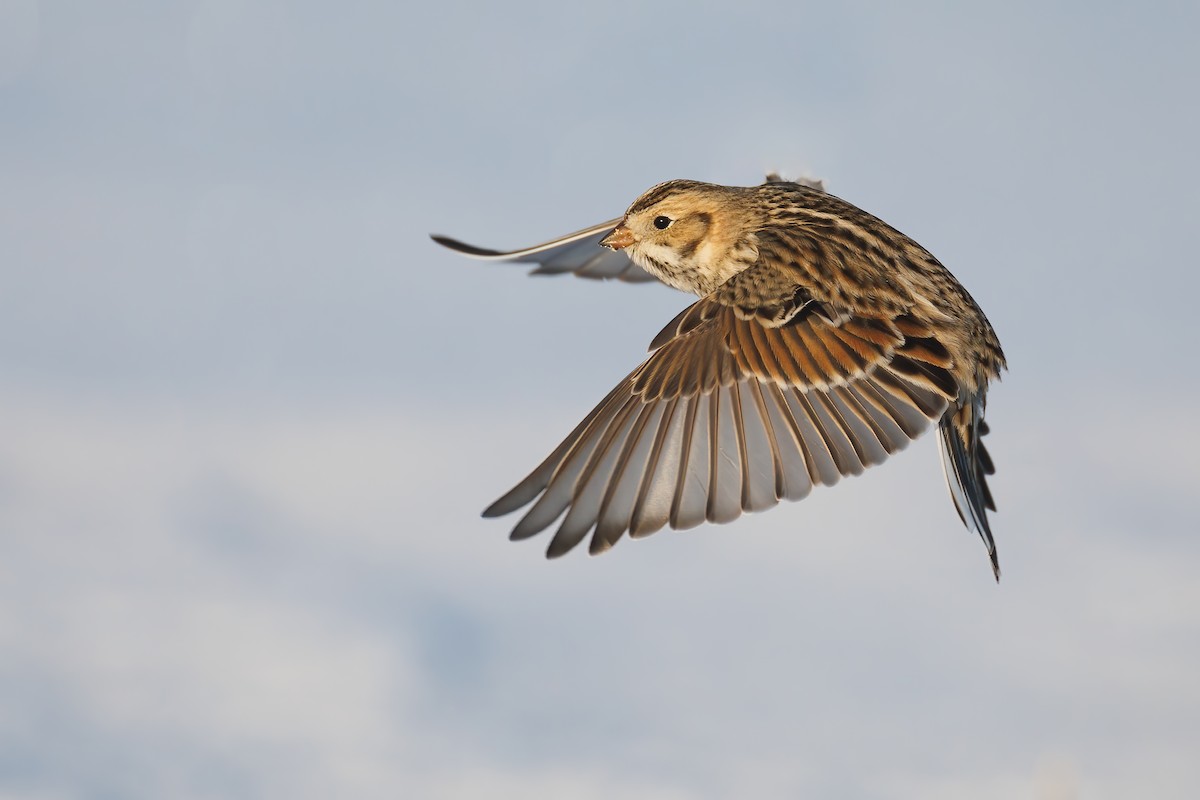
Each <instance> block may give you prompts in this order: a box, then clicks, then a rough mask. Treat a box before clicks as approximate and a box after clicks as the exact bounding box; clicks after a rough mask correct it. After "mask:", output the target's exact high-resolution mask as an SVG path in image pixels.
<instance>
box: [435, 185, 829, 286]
mask: <svg viewBox="0 0 1200 800" xmlns="http://www.w3.org/2000/svg"><path fill="white" fill-rule="evenodd" d="M766 182H767V183H780V182H784V183H786V181H784V180H783V179H782V178H780V177H779V176H778V175H777V174H775V173H771V174H769V175H767V178H766ZM795 182H796V183H800V184H803V185H804V186H808V187H810V188H813V189H818V190H820V191H824V188H825V186H824V184H823V183H822V182H821V181H819V180H816V179H812V178H799V179H797V180H796V181H795ZM620 221H621V220H620V219H611V220H609V221H608V222H601V223H600V224H599V225H593V226H591V227H590V228H584V229H583V230H580V231H575V232H574V233H569V234H567V235H566V236H560V237H558V238H557V239H551V240H550V241H548V242H543V243H541V244H536V245H534V246H533V247H525V248H522V249H520V250H510V251H503V250H492V249H490V248H487V247H476V246H475V245H473V244H467V243H466V242H460V241H458V240H457V239H452V238H450V237H449V236H442V235H441V234H436V233H434V234H430V238H431V239H433V240H434V241H435V242H437V243H438V244H440V245H442V246H443V247H448V248H450V249H451V250H454V251H455V252H458V253H462V254H463V255H466V256H471V257H472V258H480V259H484V260H486V261H506V262H512V263H517V264H537V267H536V268H535V269H533V270H532V271H531V272H530V273H529V274H530V275H562V274H564V273H568V272H569V273H573V274H575V275H577V276H579V277H580V278H593V279H596V280H607V279H611V278H615V279H617V280H619V281H624V282H626V283H650V282H652V281H656V280H658V279H657V278H655V277H654V276H653V275H651V274H650V273H648V272H646V271H645V270H644V269H642V268H641V267H639V266H638V265H637V264H634V263H633V262H632V261H630V260H629V256H627V255H625V253H624V252H623V251H620V250H609V249H607V248H604V247H601V246H600V240H601V239H603V238H604V235H605V234H606V233H608V232H609V231H611V230H612V229H613V228H615V227H616V226H617V223H619V222H620Z"/></svg>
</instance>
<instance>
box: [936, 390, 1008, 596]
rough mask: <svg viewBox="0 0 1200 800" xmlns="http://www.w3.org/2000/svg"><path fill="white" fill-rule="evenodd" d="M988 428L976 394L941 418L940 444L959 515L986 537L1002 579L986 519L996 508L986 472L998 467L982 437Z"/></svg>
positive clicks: (994, 567) (974, 529)
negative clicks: (989, 512) (988, 513)
mask: <svg viewBox="0 0 1200 800" xmlns="http://www.w3.org/2000/svg"><path fill="white" fill-rule="evenodd" d="M987 432H988V427H987V423H986V422H984V421H983V398H982V397H980V396H975V397H973V398H972V399H971V401H970V402H968V403H967V404H965V405H964V406H962V407H961V408H958V409H956V410H952V411H950V412H948V413H947V414H946V416H944V417H943V418H942V422H941V425H940V430H939V433H940V434H941V435H940V437H939V439H938V445H939V448H940V449H941V451H942V467H943V468H944V470H945V473H946V484H947V485H948V486H949V487H950V496H951V497H952V498H954V507H955V508H956V509H958V516H959V518H960V519H961V520H962V521H963V524H964V525H966V526H967V528H968V529H969V530H972V531H975V532H976V533H978V534H979V538H981V539H983V543H984V545H985V546H986V547H987V551H988V556H989V557H990V558H991V560H992V571H993V572H994V573H995V574H996V580H997V581H999V580H1000V561H999V559H998V558H997V556H996V542H995V540H994V539H992V529H991V528H990V527H989V526H988V519H987V512H988V510H991V511H995V510H996V503H995V502H994V501H993V500H992V493H991V492H990V491H988V485H987V476H988V475H991V474H993V473H995V471H996V468H995V467H994V466H993V465H992V459H991V456H989V455H988V452H987V449H986V448H985V447H984V446H983V442H982V441H981V440H980V437H982V436H983V435H984V434H986V433H987Z"/></svg>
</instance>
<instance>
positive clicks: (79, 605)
mask: <svg viewBox="0 0 1200 800" xmlns="http://www.w3.org/2000/svg"><path fill="white" fill-rule="evenodd" d="M971 5H972V6H974V7H973V8H968V7H967V4H948V3H932V2H930V3H910V4H903V8H902V7H901V4H894V3H885V2H880V3H867V2H863V3H849V4H834V3H828V2H820V3H806V2H780V3H756V2H742V3H739V4H737V6H736V12H734V13H730V12H729V11H727V10H726V9H724V8H723V7H721V6H717V5H713V6H711V7H708V8H701V7H700V6H699V5H697V4H692V3H667V2H664V3H656V4H649V5H647V4H643V3H633V2H613V3H606V4H602V5H601V4H591V5H587V6H583V5H571V4H559V5H550V4H538V3H528V2H512V3H505V4H490V3H489V4H485V3H479V4H460V3H454V2H441V3H430V4H421V5H416V4H413V3H394V2H358V3H345V4H330V3H317V2H292V1H289V2H284V0H278V1H277V2H271V1H268V0H264V1H262V2H258V1H256V0H245V1H239V0H214V1H212V2H203V3H200V2H196V3H170V2H159V1H158V0H154V1H153V2H152V1H150V0H145V1H141V2H139V1H138V0H120V1H118V2H108V3H94V2H82V1H79V2H41V3H39V2H31V1H30V0H0V375H2V376H3V377H2V379H0V419H2V420H3V423H2V424H0V432H2V433H0V797H4V798H6V799H7V798H21V799H22V800H52V799H56V798H104V799H106V800H107V799H108V798H147V799H149V798H162V797H171V798H181V799H183V800H190V798H216V797H221V798H268V797H292V798H300V799H301V800H306V799H307V798H314V800H315V799H316V798H328V797H361V798H376V797H378V798H395V797H412V798H435V797H438V798H440V797H447V798H485V797H486V798H514V799H515V798H521V800H526V799H527V798H530V799H534V800H537V799H540V798H547V799H551V798H552V799H554V800H557V799H558V798H567V797H569V798H609V797H614V796H617V797H627V798H639V799H640V798H646V799H649V798H654V799H655V800H679V799H682V798H726V797H764V798H765V797H800V796H803V797H819V798H837V799H838V800H857V799H858V798H904V799H907V798H912V799H913V800H916V799H917V798H921V799H922V800H940V799H941V798H945V799H946V800H949V799H950V798H955V799H956V800H957V799H958V798H963V797H970V798H976V799H978V800H990V799H991V798H995V799H996V800H999V799H1000V798H1006V799H1007V798H1034V799H1035V800H1074V799H1075V798H1101V799H1103V798H1126V797H1154V798H1158V799H1159V800H1171V799H1172V798H1192V797H1195V796H1196V793H1197V791H1198V790H1200V760H1197V758H1196V754H1197V753H1198V752H1200V682H1198V681H1197V680H1196V676H1197V675H1198V674H1200V581H1198V579H1197V574H1198V571H1200V537H1198V536H1197V533H1198V532H1200V512H1198V511H1197V508H1196V504H1195V501H1194V498H1195V495H1196V491H1197V490H1196V486H1197V484H1198V481H1200V458H1198V456H1197V452H1198V451H1200V421H1198V419H1197V415H1196V413H1195V411H1196V407H1197V401H1196V397H1197V392H1198V391H1200V377H1198V375H1197V370H1196V369H1195V368H1194V367H1192V368H1189V367H1187V366H1186V365H1187V364H1188V363H1194V360H1195V350H1196V343H1197V341H1198V339H1200V336H1198V332H1197V324H1196V319H1195V297H1196V296H1197V293H1198V292H1200V280H1198V279H1197V277H1196V275H1197V259H1196V256H1195V252H1196V251H1195V244H1194V241H1195V230H1196V220H1197V218H1198V217H1200V190H1198V188H1197V187H1198V186H1200V183H1198V180H1197V179H1198V177H1200V176H1198V175H1197V172H1198V170H1197V166H1198V163H1200V157H1198V156H1197V150H1196V142H1197V141H1200V106H1198V104H1197V103H1196V87H1197V82H1198V80H1200V50H1197V48H1196V42H1195V32H1196V30H1197V29H1200V10H1198V9H1200V7H1198V6H1197V5H1196V4H1195V3H1185V2H1179V3H1170V2H1159V3H1151V4H1144V3H1138V4H1134V3H1128V4H1113V3H1058V4H1046V3H1026V2H1010V3H1000V4H996V3H990V4H986V5H985V4H971ZM768 169H777V170H782V171H783V172H785V173H787V174H791V175H799V174H810V175H815V176H819V177H822V178H824V179H825V180H826V181H827V185H828V186H829V188H830V190H831V191H833V192H834V193H836V194H838V195H840V196H842V197H844V198H846V199H848V200H850V201H851V202H853V203H855V204H857V205H859V206H861V207H863V208H865V209H867V210H868V211H871V212H873V213H875V214H877V215H878V216H880V217H882V218H883V219H885V220H887V221H888V222H890V223H892V224H893V225H895V226H896V227H898V228H900V229H901V230H903V231H905V232H906V233H908V234H909V235H911V236H913V237H914V238H916V239H917V240H918V241H920V242H921V243H922V244H924V245H925V246H926V247H928V248H929V249H930V250H932V251H933V252H934V253H935V254H937V256H938V257H939V258H940V259H941V260H942V261H943V262H944V263H945V264H946V265H947V266H948V267H949V268H950V269H951V270H952V271H953V272H954V273H955V274H956V275H957V276H958V277H959V279H960V280H961V281H962V282H963V283H964V284H965V285H966V286H967V287H968V288H969V289H970V291H971V292H972V294H973V295H974V296H975V298H976V299H977V300H978V301H979V302H980V304H981V305H982V306H983V307H984V308H985V309H986V311H987V314H988V316H989V317H990V319H991V320H992V322H993V324H994V325H995V327H996V329H997V331H998V333H999V335H1000V337H1001V340H1002V341H1003V343H1004V345H1005V348H1006V351H1007V353H1008V356H1009V363H1010V365H1011V372H1010V373H1009V374H1007V375H1006V376H1005V378H1004V381H1003V382H1002V383H1001V384H999V385H997V386H996V387H995V388H994V389H993V391H992V393H991V395H990V401H991V402H990V405H989V421H990V423H991V427H992V431H993V433H992V435H991V436H990V437H989V442H988V445H989V449H990V450H991V452H992V454H993V456H994V458H995V461H996V464H997V467H998V470H999V471H998V473H997V475H996V476H995V478H994V479H993V481H992V488H993V491H994V493H995V495H996V498H997V501H998V505H999V507H1000V512H999V513H998V514H996V515H994V516H993V527H994V529H995V533H996V539H997V542H998V545H999V550H1000V558H1001V564H1002V566H1003V568H1004V578H1003V581H1002V582H1001V583H1000V584H999V586H997V585H996V584H995V583H994V581H993V580H992V578H991V575H990V571H989V568H988V564H987V559H986V556H985V553H984V550H983V547H982V545H981V544H980V542H979V541H978V539H977V538H976V537H974V536H972V535H969V534H967V533H965V532H964V531H963V529H962V528H961V526H960V524H959V522H958V519H957V517H956V516H955V513H954V510H953V507H952V505H951V503H950V500H949V497H948V495H947V493H946V489H945V486H944V484H943V481H942V477H941V471H940V466H939V464H938V459H937V453H936V446H935V443H934V441H933V440H932V439H929V440H924V439H923V440H921V441H919V442H917V443H916V444H915V445H913V446H911V447H910V448H909V449H908V450H907V451H905V452H904V453H903V454H900V455H899V456H897V457H895V458H894V459H892V460H890V461H889V463H888V464H886V465H884V466H883V467H880V468H878V469H875V470H872V471H870V472H868V473H867V474H866V475H864V476H862V477H860V478H856V479H853V480H850V481H846V482H844V483H843V484H841V485H839V486H838V487H836V488H835V489H833V490H828V489H827V490H819V491H817V492H814V494H813V495H812V496H811V497H810V498H808V499H807V500H805V501H804V502H803V503H800V504H795V505H785V506H781V507H779V508H777V509H776V510H774V511H772V512H770V513H768V514H765V515H761V516H749V517H744V518H743V519H741V520H740V521H739V522H737V523H735V524H733V525H729V526H724V527H707V528H701V529H699V530H695V531H691V532H689V533H687V534H678V533H674V532H669V531H667V532H663V533H660V534H658V535H656V536H653V537H651V538H649V539H647V540H643V541H639V542H622V543H620V545H619V546H618V547H617V548H616V549H615V550H613V551H612V552H610V553H608V554H606V555H604V556H603V557H601V558H588V557H586V556H585V555H583V554H582V553H573V554H571V556H570V557H567V558H565V559H562V560H559V561H556V562H552V563H547V562H546V561H545V560H544V559H543V558H542V549H543V548H544V546H545V544H546V541H545V537H540V538H538V539H535V540H533V541H532V542H525V543H522V544H512V543H509V542H508V541H507V540H506V534H507V532H508V530H509V527H510V525H511V523H512V522H514V521H515V518H513V519H506V520H501V521H495V520H481V519H479V517H478V512H479V511H480V510H481V509H482V508H483V507H484V506H485V505H487V504H488V503H489V502H490V501H492V500H493V499H495V497H497V496H498V495H499V494H500V493H502V492H504V491H505V490H507V489H508V488H509V487H510V486H511V485H512V484H513V483H515V482H516V481H517V480H518V479H520V478H521V477H523V476H524V475H525V473H526V472H527V471H528V470H529V469H531V468H532V467H533V466H535V465H536V464H537V463H538V462H539V461H540V460H541V459H542V458H543V457H544V456H545V455H546V454H547V453H548V452H549V451H550V450H551V449H552V448H553V446H555V445H556V444H557V443H558V442H559V441H560V439H561V438H562V437H563V436H564V435H565V434H566V433H567V432H568V431H569V430H570V429H571V428H572V427H573V426H574V425H575V423H576V422H577V421H578V420H579V419H580V418H581V417H582V416H583V415H584V414H585V413H586V412H587V411H589V410H590V409H591V407H592V405H593V404H594V403H595V402H596V401H597V400H599V399H600V398H601V397H602V396H603V395H604V394H606V393H607V391H608V390H609V388H611V386H612V385H613V384H614V383H615V382H616V381H617V380H618V379H620V378H621V377H622V376H624V375H625V373H626V372H628V371H629V370H630V369H631V368H632V367H634V366H635V365H636V364H637V363H638V362H639V361H640V360H641V358H642V357H643V354H644V352H645V347H646V345H647V344H648V342H649V341H650V339H651V338H652V337H653V336H654V334H655V333H657V332H658V330H659V329H660V328H661V327H662V325H663V324H665V322H666V321H667V320H668V319H670V318H671V317H672V316H673V315H674V314H675V313H677V311H678V310H680V309H681V308H682V307H683V306H684V305H685V304H686V302H687V298H686V297H684V296H682V295H679V294H677V293H673V292H671V291H670V290H667V289H665V288H663V287H660V286H628V285H620V284H597V283H592V282H586V281H579V280H574V279H570V278H558V279H531V278H526V277H524V276H523V269H522V268H521V267H518V266H503V265H489V264H484V263H481V262H473V261H469V260H466V259H463V258H461V257H459V256H457V255H455V254H453V253H451V252H449V251H445V250H443V249H441V248H438V247H437V246H436V245H434V244H433V243H432V242H430V241H429V239H428V238H427V234H428V233H430V232H438V233H446V234H451V235H455V236H459V237H462V238H464V239H466V240H468V241H471V242H477V243H479V244H484V245H492V246H499V247H504V246H512V247H516V246H521V245H527V244H532V243H534V242H538V241H541V240H543V239H546V238H550V237H552V236H555V235H558V234H561V233H565V232H568V231H572V230H575V229H577V228H580V227H583V226H585V225H590V224H592V223H595V222H598V221H601V220H604V219H608V218H611V217H614V216H617V215H619V214H620V213H621V211H622V210H623V209H624V208H625V207H626V205H627V204H628V203H629V202H630V201H631V200H632V199H633V198H634V197H635V196H636V195H638V194H639V193H640V192H641V191H642V190H644V189H645V188H647V187H648V186H650V185H652V184H654V183H657V182H659V181H661V180H664V179H668V178H675V177H688V178H696V179H702V180H709V181H714V182H719V183H740V184H747V183H754V182H757V181H758V180H760V178H761V175H762V174H763V173H764V172H765V171H767V170H768Z"/></svg>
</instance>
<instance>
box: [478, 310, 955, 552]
mask: <svg viewBox="0 0 1200 800" xmlns="http://www.w3.org/2000/svg"><path fill="white" fill-rule="evenodd" d="M655 345H657V346H658V349H657V350H656V351H655V352H654V353H653V354H652V355H651V356H650V357H649V358H648V359H647V360H646V361H645V362H644V363H643V364H642V365H641V366H639V367H638V368H637V369H635V370H634V371H633V372H632V373H631V374H630V375H629V376H628V377H626V378H625V380H623V381H621V383H620V384H619V385H618V386H617V387H616V388H615V389H613V391H612V392H611V393H610V394H609V395H608V397H606V398H605V399H604V400H603V401H602V402H601V403H600V405H598V406H597V407H596V408H595V409H594V410H593V411H592V412H591V413H590V414H589V415H588V416H587V418H586V419H584V420H583V422H581V423H580V424H579V426H578V427H577V428H576V429H575V430H574V431H572V433H571V434H570V436H568V437H567V438H566V440H565V441H564V442H563V443H562V444H561V445H559V447H558V448H557V449H556V450H555V451H554V452H553V453H552V454H551V455H550V457H549V458H547V459H546V460H545V461H544V462H542V464H541V465H540V466H539V467H538V468H537V469H535V470H534V471H533V473H532V474H530V475H529V476H528V477H527V478H526V479H525V480H524V481H522V482H521V483H520V484H518V485H517V486H516V487H515V488H514V489H513V490H512V491H510V492H509V493H508V494H506V495H504V496H503V497H501V498H500V499H499V500H497V501H496V502H495V503H493V504H492V505H491V506H490V507H489V508H488V509H487V510H486V511H485V512H484V516H488V517H491V516H499V515H502V514H507V513H510V512H512V511H516V510H517V509H520V508H522V507H524V506H526V505H529V504H531V503H532V506H531V507H530V508H529V509H528V511H527V512H526V513H525V516H524V517H522V519H521V520H520V521H519V522H518V523H517V525H516V527H515V528H514V529H513V531H512V535H511V538H513V539H524V538H527V537H529V536H533V535H534V534H536V533H538V532H540V531H542V530H544V529H546V528H547V527H549V526H550V525H552V524H553V523H554V522H555V521H556V520H558V519H559V518H560V517H562V521H561V523H560V524H559V526H558V528H557V530H556V532H555V533H554V536H553V538H552V539H551V541H550V545H549V548H548V550H547V555H548V556H551V557H554V556H559V555H562V554H563V553H566V552H567V551H568V550H570V549H572V548H573V547H575V546H576V545H578V544H579V543H580V542H582V541H583V540H584V539H585V538H586V537H587V536H588V534H589V533H590V534H591V542H590V545H589V551H590V552H592V553H593V554H594V553H601V552H604V551H605V550H607V549H608V548H610V547H612V546H613V544H615V543H616V542H617V540H618V539H620V538H621V536H622V535H624V534H625V533H626V532H628V533H629V534H630V535H631V536H632V537H635V538H636V537H641V536H646V535H649V534H651V533H653V532H655V531H657V530H660V529H662V528H663V527H665V526H667V525H670V526H671V527H672V528H677V529H686V528H691V527H693V526H695V525H698V524H700V523H701V522H704V521H706V520H707V521H709V522H729V521H731V520H733V519H735V518H737V517H738V516H739V515H740V514H741V513H742V512H743V511H762V510H764V509H767V508H770V507H772V506H774V505H776V504H777V503H778V502H779V501H780V500H784V499H786V500H799V499H801V498H803V497H805V496H807V495H808V493H809V492H810V491H811V490H812V487H813V486H815V485H818V484H824V485H832V484H834V483H837V481H838V480H839V479H840V478H841V477H842V476H844V475H857V474H859V473H861V472H862V471H863V469H865V468H866V467H869V466H871V465H874V464H878V463H880V462H882V461H883V460H884V459H886V458H887V457H888V455H890V454H891V453H894V452H896V451H897V450H900V449H902V448H903V447H905V446H906V445H907V444H908V442H909V441H911V440H912V439H914V438H916V437H917V436H919V435H920V434H921V433H922V432H923V431H924V430H926V429H927V428H928V427H929V424H930V422H932V421H933V420H936V419H938V418H939V417H941V416H942V414H943V412H945V410H946V408H947V406H948V405H949V403H950V402H952V401H953V400H954V399H955V398H956V397H957V395H958V386H957V383H956V382H955V380H954V378H953V377H952V375H951V374H950V372H949V369H950V367H951V363H950V358H949V356H948V355H947V353H946V350H945V348H943V347H942V346H941V345H940V344H939V343H938V342H937V341H936V339H935V338H934V334H933V332H932V331H930V330H929V329H927V328H926V327H924V326H922V325H921V324H919V323H917V322H916V321H914V320H913V319H911V318H910V317H907V316H899V317H894V318H888V317H879V318H868V317H863V316H851V317H849V318H846V319H838V320H837V321H831V320H829V319H827V318H826V317H824V316H822V315H821V314H819V313H816V312H815V309H813V308H812V307H810V308H808V309H805V308H801V309H800V310H799V311H798V312H797V313H796V314H795V315H794V316H792V318H791V319H790V320H789V321H787V322H786V323H785V324H782V325H776V324H775V323H774V321H770V320H764V319H763V318H761V317H759V316H754V315H747V314H744V313H739V310H738V309H736V308H735V307H732V306H729V305H725V304H723V303H722V302H720V300H719V299H718V297H717V296H716V295H710V296H709V297H706V298H704V299H702V300H700V301H699V302H697V303H695V304H694V305H692V306H690V307H689V308H687V309H686V310H685V311H684V312H683V313H682V314H680V315H679V316H678V317H677V318H676V319H675V320H674V321H673V322H672V323H671V324H670V325H669V326H668V327H667V328H666V329H665V330H664V331H663V332H662V333H661V334H659V336H658V337H657V338H656V339H655ZM564 512H565V516H563V515H564Z"/></svg>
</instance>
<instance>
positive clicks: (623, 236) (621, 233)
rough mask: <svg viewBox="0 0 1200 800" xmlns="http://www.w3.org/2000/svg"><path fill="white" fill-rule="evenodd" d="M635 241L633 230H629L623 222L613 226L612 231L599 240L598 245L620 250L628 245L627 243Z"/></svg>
mask: <svg viewBox="0 0 1200 800" xmlns="http://www.w3.org/2000/svg"><path fill="white" fill-rule="evenodd" d="M636 241H637V238H635V237H634V235H633V231H631V230H629V228H626V227H625V223H621V224H620V225H618V226H617V227H615V228H613V229H612V232H611V233H610V234H608V236H605V237H604V238H603V239H601V240H600V246H601V247H608V248H610V249H612V250H621V249H623V248H626V247H629V245H631V244H633V243H634V242H636Z"/></svg>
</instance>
